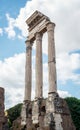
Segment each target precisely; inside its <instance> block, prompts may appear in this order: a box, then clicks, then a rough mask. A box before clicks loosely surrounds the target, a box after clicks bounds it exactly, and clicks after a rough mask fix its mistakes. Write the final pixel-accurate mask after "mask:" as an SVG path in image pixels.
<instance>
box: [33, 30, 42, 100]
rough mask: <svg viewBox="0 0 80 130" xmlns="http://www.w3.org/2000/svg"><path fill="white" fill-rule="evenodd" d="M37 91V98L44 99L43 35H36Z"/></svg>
mask: <svg viewBox="0 0 80 130" xmlns="http://www.w3.org/2000/svg"><path fill="white" fill-rule="evenodd" d="M35 37H36V69H35V70H36V89H35V98H42V97H43V90H42V89H43V67H42V34H40V33H38V32H37V33H36V36H35Z"/></svg>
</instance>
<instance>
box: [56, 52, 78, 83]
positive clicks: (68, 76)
mask: <svg viewBox="0 0 80 130" xmlns="http://www.w3.org/2000/svg"><path fill="white" fill-rule="evenodd" d="M77 69H80V54H78V53H73V54H70V55H69V54H67V53H63V54H60V55H59V56H58V57H57V75H58V80H60V81H61V82H62V83H66V82H67V81H68V80H73V82H74V83H79V80H80V74H76V73H75V71H76V70H77Z"/></svg>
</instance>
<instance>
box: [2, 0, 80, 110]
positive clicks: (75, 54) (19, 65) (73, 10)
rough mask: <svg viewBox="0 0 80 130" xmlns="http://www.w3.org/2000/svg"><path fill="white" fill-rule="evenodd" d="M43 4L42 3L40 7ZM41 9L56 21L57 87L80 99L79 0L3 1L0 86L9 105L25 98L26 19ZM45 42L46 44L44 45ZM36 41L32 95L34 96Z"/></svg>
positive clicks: (44, 38) (33, 59) (46, 70)
mask: <svg viewBox="0 0 80 130" xmlns="http://www.w3.org/2000/svg"><path fill="white" fill-rule="evenodd" d="M40 5H41V6H40ZM35 10H39V11H41V12H42V13H44V14H45V15H47V16H48V17H49V18H50V19H51V21H52V22H55V24H56V27H55V46H56V62H57V65H56V66H57V88H58V93H59V94H60V96H61V97H66V96H74V97H77V98H80V36H79V34H80V17H79V16H80V1H79V0H77V1H76V0H71V1H69V0H67V1H66V2H64V0H54V1H52V0H47V1H46V0H38V1H37V0H30V1H26V0H21V1H20V0H12V1H10V0H7V1H6V0H0V86H1V87H4V88H5V105H6V108H9V107H11V106H13V105H15V104H17V103H19V102H22V101H23V99H24V86H25V84H24V77H25V74H24V73H25V40H26V37H27V36H28V27H27V25H26V23H25V21H26V19H27V18H28V17H29V16H30V15H31V14H32V13H33V12H34V11H35ZM45 43H46V45H45ZM35 44H36V43H35V42H34V45H33V53H32V54H33V55H32V62H33V66H32V68H33V78H32V82H33V85H32V98H33V97H34V96H35ZM47 59H48V55H47V33H45V34H44V36H43V70H44V72H43V81H44V85H43V87H44V91H45V92H46V93H44V96H45V97H46V96H47V93H48V65H47V61H48V60H47Z"/></svg>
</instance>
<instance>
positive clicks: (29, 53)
mask: <svg viewBox="0 0 80 130" xmlns="http://www.w3.org/2000/svg"><path fill="white" fill-rule="evenodd" d="M25 43H26V65H25V97H24V100H25V101H27V100H31V85H32V68H31V65H32V62H31V61H32V45H31V43H30V41H29V40H27V41H26V42H25Z"/></svg>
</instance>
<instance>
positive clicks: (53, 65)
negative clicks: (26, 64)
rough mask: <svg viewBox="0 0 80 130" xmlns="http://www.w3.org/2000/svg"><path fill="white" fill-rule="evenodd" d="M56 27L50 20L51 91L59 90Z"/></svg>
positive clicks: (49, 59)
mask: <svg viewBox="0 0 80 130" xmlns="http://www.w3.org/2000/svg"><path fill="white" fill-rule="evenodd" d="M54 28H55V24H54V23H52V22H48V24H47V33H48V72H49V93H53V92H56V91H57V85H56V60H55V43H54Z"/></svg>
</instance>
